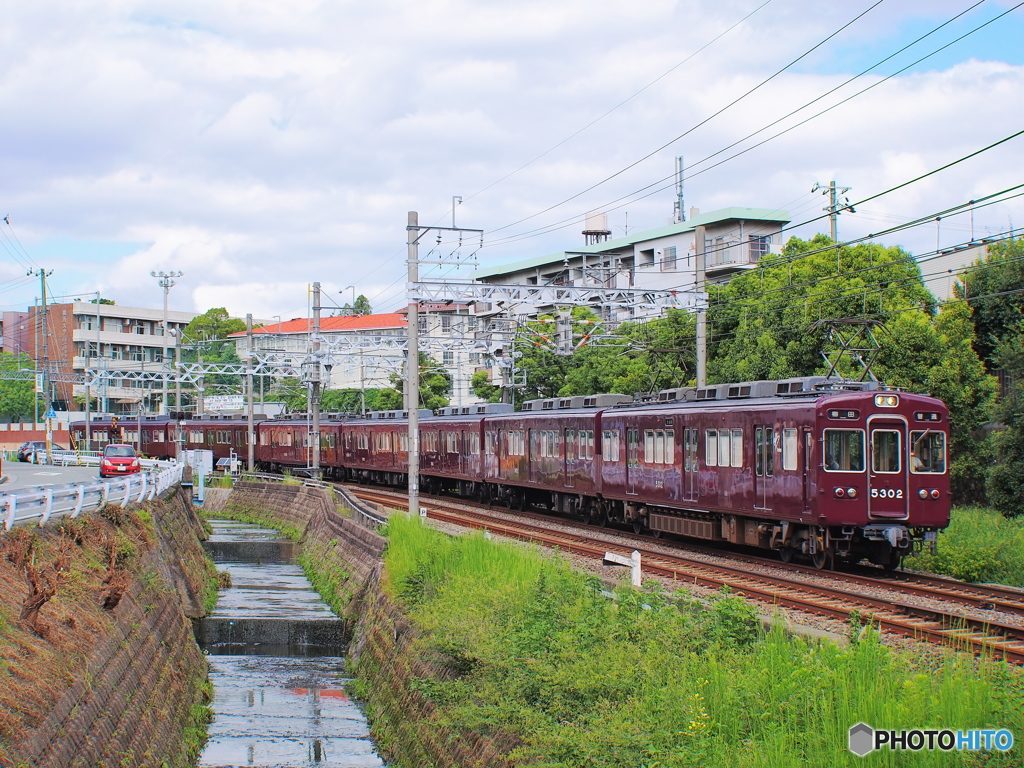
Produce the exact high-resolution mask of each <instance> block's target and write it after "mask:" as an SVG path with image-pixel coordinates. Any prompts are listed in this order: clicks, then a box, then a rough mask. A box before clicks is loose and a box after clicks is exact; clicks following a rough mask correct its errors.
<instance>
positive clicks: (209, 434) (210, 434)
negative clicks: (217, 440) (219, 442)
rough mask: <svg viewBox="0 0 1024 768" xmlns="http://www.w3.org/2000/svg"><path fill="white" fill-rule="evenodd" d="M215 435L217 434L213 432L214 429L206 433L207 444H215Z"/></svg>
mask: <svg viewBox="0 0 1024 768" xmlns="http://www.w3.org/2000/svg"><path fill="white" fill-rule="evenodd" d="M214 437H215V435H214V434H213V430H210V431H209V432H207V433H206V444H207V445H213V438H214Z"/></svg>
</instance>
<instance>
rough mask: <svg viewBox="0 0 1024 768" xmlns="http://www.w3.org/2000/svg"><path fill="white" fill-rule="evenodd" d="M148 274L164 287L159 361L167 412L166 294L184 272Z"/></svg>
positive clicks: (165, 410)
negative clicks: (161, 341) (162, 368)
mask: <svg viewBox="0 0 1024 768" xmlns="http://www.w3.org/2000/svg"><path fill="white" fill-rule="evenodd" d="M149 274H150V275H151V276H153V277H155V278H157V285H159V286H160V287H161V288H163V289H164V322H163V334H162V335H163V337H164V338H163V350H162V352H161V355H160V357H161V362H162V363H163V366H164V396H163V412H164V413H167V404H168V400H170V395H169V394H168V391H167V390H168V388H169V384H168V376H167V331H168V327H167V326H168V320H167V298H168V295H169V294H170V292H171V288H173V287H174V286H175V285H176V283H175V282H174V278H176V277H181V276H182V275H183V274H184V272H175V271H171V272H150V273H149Z"/></svg>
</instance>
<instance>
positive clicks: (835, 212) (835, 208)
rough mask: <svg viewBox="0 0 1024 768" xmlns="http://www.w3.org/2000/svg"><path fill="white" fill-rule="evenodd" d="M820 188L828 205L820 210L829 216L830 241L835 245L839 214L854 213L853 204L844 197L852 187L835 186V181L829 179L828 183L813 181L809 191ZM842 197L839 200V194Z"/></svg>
mask: <svg viewBox="0 0 1024 768" xmlns="http://www.w3.org/2000/svg"><path fill="white" fill-rule="evenodd" d="M819 189H820V190H822V192H821V194H823V195H828V205H826V206H825V207H824V208H822V209H821V210H823V211H825V213H827V214H828V218H829V236H830V237H831V238H832V242H833V243H835V244H836V245H838V244H839V214H840V213H842V212H843V211H849V212H850V213H856V211H855V210H854V209H853V206H852V205H850V200H849V198H848V197H846V193H847V192H849V191H850V190H851V189H853V187H836V183H835V181H830V182H829V183H828V185H827V186H826V185H825V184H820V183H818V182H814V186H813V187H811V192H812V193H814V192H817V191H818V190H819ZM840 195H842V196H843V198H842V199H841V200H840V198H839V196H840Z"/></svg>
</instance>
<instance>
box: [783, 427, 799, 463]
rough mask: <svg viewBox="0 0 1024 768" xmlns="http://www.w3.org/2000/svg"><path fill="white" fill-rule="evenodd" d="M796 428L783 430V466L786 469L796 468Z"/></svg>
mask: <svg viewBox="0 0 1024 768" xmlns="http://www.w3.org/2000/svg"><path fill="white" fill-rule="evenodd" d="M796 449H797V441H796V430H795V429H789V428H786V429H783V430H782V468H783V469H785V470H791V469H796V452H797V451H796Z"/></svg>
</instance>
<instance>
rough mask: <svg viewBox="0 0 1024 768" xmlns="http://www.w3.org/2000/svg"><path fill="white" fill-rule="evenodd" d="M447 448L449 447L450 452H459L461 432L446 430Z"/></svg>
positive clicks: (445, 440) (445, 441)
mask: <svg viewBox="0 0 1024 768" xmlns="http://www.w3.org/2000/svg"><path fill="white" fill-rule="evenodd" d="M444 443H445V448H447V449H448V453H458V452H459V433H458V432H446V433H445V436H444Z"/></svg>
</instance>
